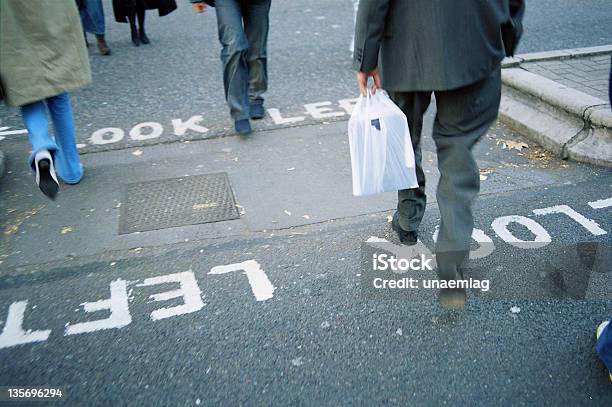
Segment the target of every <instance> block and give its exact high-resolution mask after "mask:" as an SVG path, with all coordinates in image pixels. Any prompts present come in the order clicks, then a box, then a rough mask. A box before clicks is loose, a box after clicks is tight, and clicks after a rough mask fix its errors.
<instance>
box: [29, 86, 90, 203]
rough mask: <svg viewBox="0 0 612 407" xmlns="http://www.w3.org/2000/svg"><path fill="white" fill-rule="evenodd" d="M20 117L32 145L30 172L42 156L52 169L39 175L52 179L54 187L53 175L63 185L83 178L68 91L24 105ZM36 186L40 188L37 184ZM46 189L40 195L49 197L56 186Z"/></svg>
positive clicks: (77, 181) (74, 182)
mask: <svg viewBox="0 0 612 407" xmlns="http://www.w3.org/2000/svg"><path fill="white" fill-rule="evenodd" d="M47 110H48V111H49V113H50V114H51V120H52V122H53V128H54V130H55V137H51V135H50V134H49V120H48V118H47ZM21 115H22V117H23V122H24V124H25V126H26V129H28V136H29V139H30V144H31V145H32V153H31V154H30V159H29V162H30V165H31V166H32V167H33V168H34V171H36V170H37V168H36V167H37V165H39V164H38V162H39V161H40V160H41V159H42V158H43V157H45V158H48V157H52V158H53V159H52V160H50V162H49V166H50V167H53V168H50V174H48V175H39V176H43V177H44V176H48V177H52V178H53V179H54V182H53V181H51V182H52V183H54V184H56V185H57V176H56V175H55V173H57V175H59V176H60V178H61V179H62V181H64V182H65V183H66V184H78V183H79V181H81V178H82V177H83V165H82V164H81V162H80V160H79V152H78V151H77V146H76V129H75V127H74V115H73V113H72V105H71V103H70V95H69V94H68V92H62V93H60V94H59V95H56V96H51V97H48V98H46V99H45V100H40V101H38V102H34V103H29V104H27V105H24V106H22V107H21ZM47 181H49V180H48V179H47ZM37 183H38V184H39V186H40V182H37ZM50 187H51V190H50V191H45V190H43V192H44V193H45V194H46V195H48V196H49V197H50V198H53V197H54V195H55V194H56V193H57V190H58V189H59V186H58V188H55V186H54V185H50ZM53 191H55V193H53ZM50 195H53V196H50Z"/></svg>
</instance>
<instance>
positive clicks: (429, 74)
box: [354, 0, 524, 92]
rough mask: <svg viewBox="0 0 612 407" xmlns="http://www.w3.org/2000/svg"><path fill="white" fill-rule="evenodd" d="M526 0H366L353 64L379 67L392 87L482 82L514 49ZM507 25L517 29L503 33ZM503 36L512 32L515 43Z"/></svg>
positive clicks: (386, 85)
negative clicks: (510, 42)
mask: <svg viewBox="0 0 612 407" xmlns="http://www.w3.org/2000/svg"><path fill="white" fill-rule="evenodd" d="M523 3H524V0H409V1H408V0H361V1H360V2H359V11H358V15H357V25H356V28H355V54H354V67H355V68H356V69H357V70H359V71H362V72H370V71H372V70H374V69H375V68H377V67H378V68H380V73H381V76H382V81H383V87H384V88H385V89H386V90H389V91H399V92H402V91H406V92H408V91H431V90H450V89H456V88H460V87H463V86H466V85H469V84H471V83H474V82H477V81H478V80H480V79H482V78H484V77H486V76H487V75H489V74H490V73H491V72H492V71H493V70H494V69H496V68H497V67H498V66H499V63H500V61H501V60H502V58H503V57H504V56H505V55H506V53H512V52H514V48H515V47H516V43H517V42H518V38H519V36H520V32H519V31H520V27H521V25H520V23H521V18H522V13H523ZM511 4H512V5H513V6H514V7H513V8H512V10H511V7H510V6H511ZM506 27H510V28H511V29H513V31H512V32H511V34H515V35H514V36H513V35H502V30H504V28H506ZM503 36H506V37H513V38H511V39H512V40H513V43H512V44H507V45H508V47H506V44H504V42H503V39H502V37H503Z"/></svg>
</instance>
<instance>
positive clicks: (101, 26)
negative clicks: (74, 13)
mask: <svg viewBox="0 0 612 407" xmlns="http://www.w3.org/2000/svg"><path fill="white" fill-rule="evenodd" d="M76 2H77V5H78V7H79V14H80V15H81V23H82V24H83V30H85V31H84V33H83V34H84V36H85V44H86V45H87V46H89V44H88V42H87V33H91V34H93V35H95V36H96V41H97V43H98V51H100V54H102V55H110V54H111V50H110V48H109V47H108V44H107V43H106V39H105V37H104V33H105V31H106V22H105V19H104V7H102V0H76Z"/></svg>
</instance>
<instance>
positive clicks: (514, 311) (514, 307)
mask: <svg viewBox="0 0 612 407" xmlns="http://www.w3.org/2000/svg"><path fill="white" fill-rule="evenodd" d="M510 312H512V313H513V314H518V313H519V312H521V307H517V306H516V305H515V306H513V307H510Z"/></svg>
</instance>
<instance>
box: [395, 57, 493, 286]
mask: <svg viewBox="0 0 612 407" xmlns="http://www.w3.org/2000/svg"><path fill="white" fill-rule="evenodd" d="M433 93H434V94H435V97H436V105H437V114H436V118H435V122H434V127H433V139H434V141H435V143H436V149H437V155H438V169H439V170H440V181H439V183H438V189H437V192H436V198H437V201H438V207H439V209H440V215H441V224H440V231H439V233H438V240H437V242H436V249H435V251H436V256H437V262H438V267H439V269H444V268H447V269H448V270H450V271H448V273H450V274H453V271H452V270H453V268H454V267H455V266H456V267H459V266H460V265H461V263H462V262H463V261H464V260H465V259H466V258H467V255H468V253H469V248H470V238H471V234H472V229H473V227H474V219H473V215H472V202H473V201H474V199H475V198H476V196H477V195H478V192H479V190H480V174H479V170H478V166H477V165H476V162H475V160H474V157H473V155H472V147H473V146H474V144H476V142H477V141H478V140H479V139H480V138H481V137H482V136H483V135H484V134H486V132H487V130H488V129H489V127H490V126H491V124H492V123H493V122H494V121H495V119H496V117H497V112H498V110H499V102H500V98H501V71H500V68H499V67H498V68H497V69H495V70H494V71H493V72H492V73H491V74H490V75H489V76H487V77H486V78H484V79H482V80H480V81H479V82H476V83H474V84H471V85H468V86H465V87H462V88H459V89H453V90H448V91H434V92H433ZM431 94H432V92H431V91H429V92H392V93H391V98H392V99H393V101H394V102H395V103H396V104H397V105H398V106H399V107H400V108H401V109H402V111H403V112H404V113H405V114H406V117H407V118H408V126H409V128H410V136H411V138H412V147H413V148H414V153H415V159H416V172H417V180H418V183H419V187H418V188H414V189H405V190H401V191H399V192H398V204H397V211H398V213H399V223H400V226H401V227H402V228H403V229H405V230H410V231H417V229H418V227H419V224H420V223H421V220H422V219H423V215H424V213H425V205H426V202H427V197H426V196H425V174H424V173H423V167H422V162H421V161H422V154H421V146H420V142H421V131H422V128H423V114H424V113H425V111H426V110H427V107H428V106H429V103H430V100H431ZM440 272H442V273H443V274H444V270H439V273H440ZM449 278H452V276H450V277H449Z"/></svg>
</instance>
